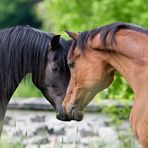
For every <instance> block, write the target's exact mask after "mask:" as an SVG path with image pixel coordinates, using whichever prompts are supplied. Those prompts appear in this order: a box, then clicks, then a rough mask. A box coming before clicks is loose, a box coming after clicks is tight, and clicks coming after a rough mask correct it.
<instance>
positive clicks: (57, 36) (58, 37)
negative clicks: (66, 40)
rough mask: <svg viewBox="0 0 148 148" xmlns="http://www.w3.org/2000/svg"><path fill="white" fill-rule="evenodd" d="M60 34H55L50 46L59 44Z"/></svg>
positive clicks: (53, 46)
mask: <svg viewBox="0 0 148 148" xmlns="http://www.w3.org/2000/svg"><path fill="white" fill-rule="evenodd" d="M59 41H60V35H54V36H53V37H52V39H51V42H50V43H49V47H50V48H53V49H54V48H56V47H57V46H58V45H59Z"/></svg>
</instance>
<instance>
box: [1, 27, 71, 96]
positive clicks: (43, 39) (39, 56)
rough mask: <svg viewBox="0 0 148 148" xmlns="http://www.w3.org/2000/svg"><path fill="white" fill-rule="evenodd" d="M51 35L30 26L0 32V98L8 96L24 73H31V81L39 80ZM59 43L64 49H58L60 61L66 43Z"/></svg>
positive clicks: (65, 52) (64, 51) (63, 55)
mask: <svg viewBox="0 0 148 148" xmlns="http://www.w3.org/2000/svg"><path fill="white" fill-rule="evenodd" d="M52 37H53V34H50V33H45V32H41V31H39V30H37V29H34V28H32V27H30V26H17V27H13V28H8V29H4V30H1V31H0V97H1V98H0V99H2V98H3V99H4V98H5V97H6V95H7V97H10V96H11V95H12V94H11V93H12V91H13V90H14V89H15V88H16V87H17V85H18V84H19V82H20V81H21V80H22V78H23V77H24V76H25V75H26V73H28V72H30V73H32V75H34V78H35V81H38V80H39V79H40V77H41V74H42V72H43V70H44V68H45V65H46V60H47V59H46V55H47V52H48V49H49V42H50V41H51V38H52ZM60 44H61V46H62V47H63V48H64V49H65V50H61V51H60V52H59V54H60V56H59V58H60V59H61V61H64V60H63V58H65V59H66V56H67V51H66V50H67V47H68V46H69V44H68V43H66V41H64V39H61V40H60ZM57 52H58V51H57ZM8 93H10V94H8Z"/></svg>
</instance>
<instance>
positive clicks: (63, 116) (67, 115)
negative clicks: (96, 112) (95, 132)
mask: <svg viewBox="0 0 148 148" xmlns="http://www.w3.org/2000/svg"><path fill="white" fill-rule="evenodd" d="M83 115H84V114H83V111H82V110H81V109H80V108H79V107H76V106H73V107H71V108H70V109H69V110H68V111H67V112H66V110H65V108H64V107H63V108H62V109H60V111H59V112H58V113H57V116H56V117H57V119H59V120H62V121H71V120H76V121H81V120H82V119H83Z"/></svg>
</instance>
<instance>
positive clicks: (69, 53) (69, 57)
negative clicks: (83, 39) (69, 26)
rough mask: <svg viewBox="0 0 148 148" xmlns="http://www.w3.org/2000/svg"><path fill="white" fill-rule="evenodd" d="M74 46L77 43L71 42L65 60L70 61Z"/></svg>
mask: <svg viewBox="0 0 148 148" xmlns="http://www.w3.org/2000/svg"><path fill="white" fill-rule="evenodd" d="M76 45H77V42H76V41H74V40H73V41H72V43H71V46H70V48H69V52H68V55H67V60H69V59H72V57H73V54H74V50H75V48H76Z"/></svg>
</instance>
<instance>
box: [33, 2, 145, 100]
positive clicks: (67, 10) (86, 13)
mask: <svg viewBox="0 0 148 148" xmlns="http://www.w3.org/2000/svg"><path fill="white" fill-rule="evenodd" d="M147 6H148V1H147V0H131V1H128V0H120V1H117V0H93V1H92V0H86V1H80V0H71V1H69V0H65V1H63V0H50V1H49V0H44V1H42V2H40V3H39V4H38V5H37V8H36V12H37V16H38V18H39V19H40V20H42V23H43V26H42V28H43V29H44V30H47V31H51V30H52V32H54V33H57V34H63V36H65V37H66V38H67V36H66V34H65V33H64V31H63V30H70V31H77V32H81V31H84V30H89V29H93V28H95V27H98V26H102V25H105V24H109V23H112V22H121V21H125V22H129V23H133V24H137V25H141V26H143V27H147V26H148V23H147V20H148V8H147ZM97 97H98V95H97ZM133 97H134V96H133V93H132V90H131V89H130V87H129V86H128V84H127V82H126V81H125V80H124V79H123V78H122V77H121V76H120V75H119V74H117V75H116V77H115V80H114V82H113V84H112V85H111V86H110V87H109V88H108V89H106V90H105V91H103V92H101V93H100V95H99V98H112V99H132V98H133Z"/></svg>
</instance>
